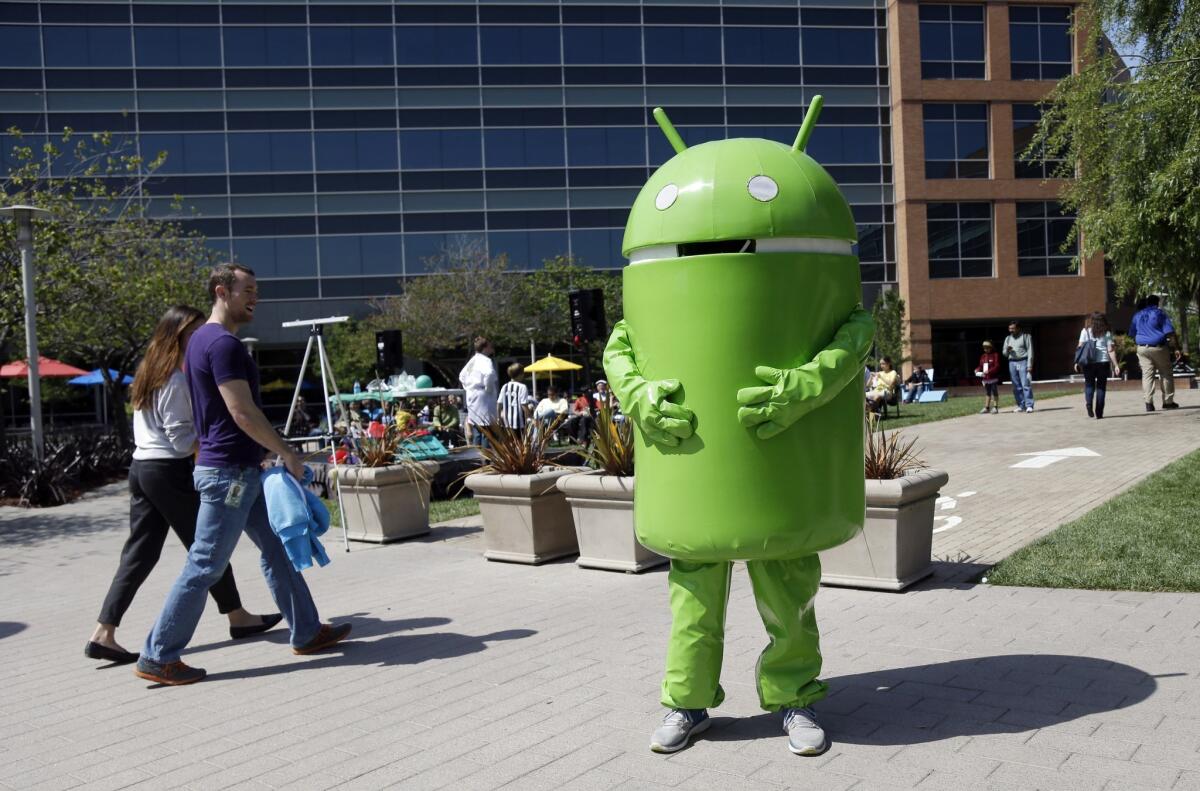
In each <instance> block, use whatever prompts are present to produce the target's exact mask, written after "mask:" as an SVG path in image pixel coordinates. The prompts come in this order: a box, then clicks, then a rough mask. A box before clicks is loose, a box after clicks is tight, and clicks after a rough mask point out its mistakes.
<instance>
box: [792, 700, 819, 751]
mask: <svg viewBox="0 0 1200 791" xmlns="http://www.w3.org/2000/svg"><path fill="white" fill-rule="evenodd" d="M783 731H784V733H786V734H787V735H788V749H789V750H791V751H792V752H794V753H795V754H796V755H820V754H821V753H823V752H825V751H826V750H827V749H829V742H828V741H826V739H825V731H824V730H822V729H821V726H820V725H819V724H818V723H817V715H816V713H815V712H814V711H813V710H812V709H810V708H808V707H807V706H806V707H804V708H802V709H784V710H783Z"/></svg>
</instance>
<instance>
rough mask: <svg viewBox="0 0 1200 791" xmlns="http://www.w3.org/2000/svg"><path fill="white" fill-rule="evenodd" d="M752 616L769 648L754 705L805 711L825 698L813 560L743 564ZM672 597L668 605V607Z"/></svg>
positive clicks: (817, 570) (761, 660)
mask: <svg viewBox="0 0 1200 791" xmlns="http://www.w3.org/2000/svg"><path fill="white" fill-rule="evenodd" d="M746 569H747V571H749V572H750V583H751V585H753V586H754V599H755V601H756V602H757V604H758V613H759V615H761V616H762V620H763V625H764V626H766V627H767V634H768V635H769V636H770V638H771V642H770V643H769V644H768V645H767V647H766V649H765V650H764V651H763V652H762V655H761V656H760V657H759V658H758V699H759V702H760V703H761V704H762V707H763V708H764V709H766V710H767V711H779V710H780V709H783V708H799V707H803V706H808V705H810V704H811V703H814V702H815V701H818V700H820V699H821V698H823V697H825V693H826V690H827V689H828V687H827V686H826V685H825V684H824V683H823V682H821V681H818V680H817V676H819V675H820V674H821V647H820V637H821V636H820V633H818V631H817V613H816V609H815V607H814V605H815V599H816V596H817V588H818V587H819V586H820V583H821V561H820V558H818V557H817V556H816V555H809V556H807V557H803V558H794V559H792V560H751V561H749V562H747V563H746ZM673 600H674V599H673V597H672V601H673Z"/></svg>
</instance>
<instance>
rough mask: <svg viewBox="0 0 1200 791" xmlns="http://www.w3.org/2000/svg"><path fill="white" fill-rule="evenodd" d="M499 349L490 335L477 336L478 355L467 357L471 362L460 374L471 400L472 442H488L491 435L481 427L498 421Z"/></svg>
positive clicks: (459, 376)
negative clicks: (488, 435)
mask: <svg viewBox="0 0 1200 791" xmlns="http://www.w3.org/2000/svg"><path fill="white" fill-rule="evenodd" d="M495 353H496V350H495V348H494V347H493V346H492V342H491V341H489V340H488V339H487V338H482V337H481V338H476V339H475V356H474V357H472V358H471V359H470V360H467V364H466V365H464V366H463V369H462V370H461V371H460V372H459V374H458V381H459V383H460V384H461V385H462V387H463V390H464V391H465V394H466V401H467V436H468V437H470V441H471V444H472V445H482V446H484V447H486V446H487V444H488V443H487V438H486V437H484V436H483V432H482V431H480V430H479V427H480V426H490V425H492V424H494V423H495V422H496V399H497V398H498V397H499V395H500V393H499V381H498V379H497V377H496V365H495V364H494V363H493V362H492V356H493V355H494V354H495Z"/></svg>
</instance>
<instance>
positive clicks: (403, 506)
mask: <svg viewBox="0 0 1200 791" xmlns="http://www.w3.org/2000/svg"><path fill="white" fill-rule="evenodd" d="M417 464H419V465H420V466H421V469H422V470H423V476H424V477H423V478H422V476H421V475H420V474H417V473H415V472H414V471H412V470H409V469H407V468H406V467H402V466H400V465H398V464H397V465H392V466H390V467H356V466H346V467H343V466H341V465H338V468H337V471H338V475H340V476H341V488H342V508H343V509H344V511H343V513H342V519H343V523H344V524H345V525H346V534H347V537H348V538H349V539H350V540H351V541H369V542H371V543H373V544H387V543H389V542H392V541H400V540H402V539H405V538H412V537H413V536H421V535H425V534H426V533H428V532H429V481H430V480H431V479H432V478H433V475H434V473H436V472H437V470H438V465H437V464H436V463H435V462H429V461H422V462H417ZM331 494H334V495H335V496H336V492H331Z"/></svg>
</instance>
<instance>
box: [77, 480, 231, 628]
mask: <svg viewBox="0 0 1200 791" xmlns="http://www.w3.org/2000/svg"><path fill="white" fill-rule="evenodd" d="M199 510H200V495H199V494H198V493H197V492H196V489H195V488H194V486H193V485H192V460H191V459H190V458H187V459H146V460H138V459H134V460H133V464H131V465H130V466H129V538H128V539H126V540H125V548H124V549H122V550H121V564H120V565H119V566H118V567H117V573H116V574H115V575H113V581H112V584H111V585H109V587H108V595H107V596H105V597H104V605H103V606H102V607H101V608H100V619H99V621H100V623H105V624H112V625H113V626H119V625H120V624H121V616H123V615H124V614H125V611H126V610H128V609H129V605H130V604H131V603H132V602H133V597H134V596H135V595H136V594H137V591H138V588H140V587H141V586H142V583H143V582H145V581H146V578H147V577H149V576H150V572H151V570H153V569H154V565H155V564H156V563H158V558H159V555H160V554H162V548H163V543H164V542H166V540H167V528H168V527H170V528H171V529H172V530H174V531H175V535H177V536H179V540H180V541H182V542H183V546H184V547H185V548H189V547H191V546H192V541H194V540H195V539H196V513H197V512H198V511H199ZM209 593H211V594H212V597H213V599H215V600H216V602H217V609H219V610H220V611H221V612H222V613H229V612H233V611H234V610H236V609H238V608H239V607H241V606H242V601H241V598H239V596H238V590H237V584H236V583H235V582H234V581H233V567H232V566H226V567H225V573H224V574H223V575H221V579H219V580H217V583H216V584H215V585H213V586H212V588H210V589H209Z"/></svg>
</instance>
